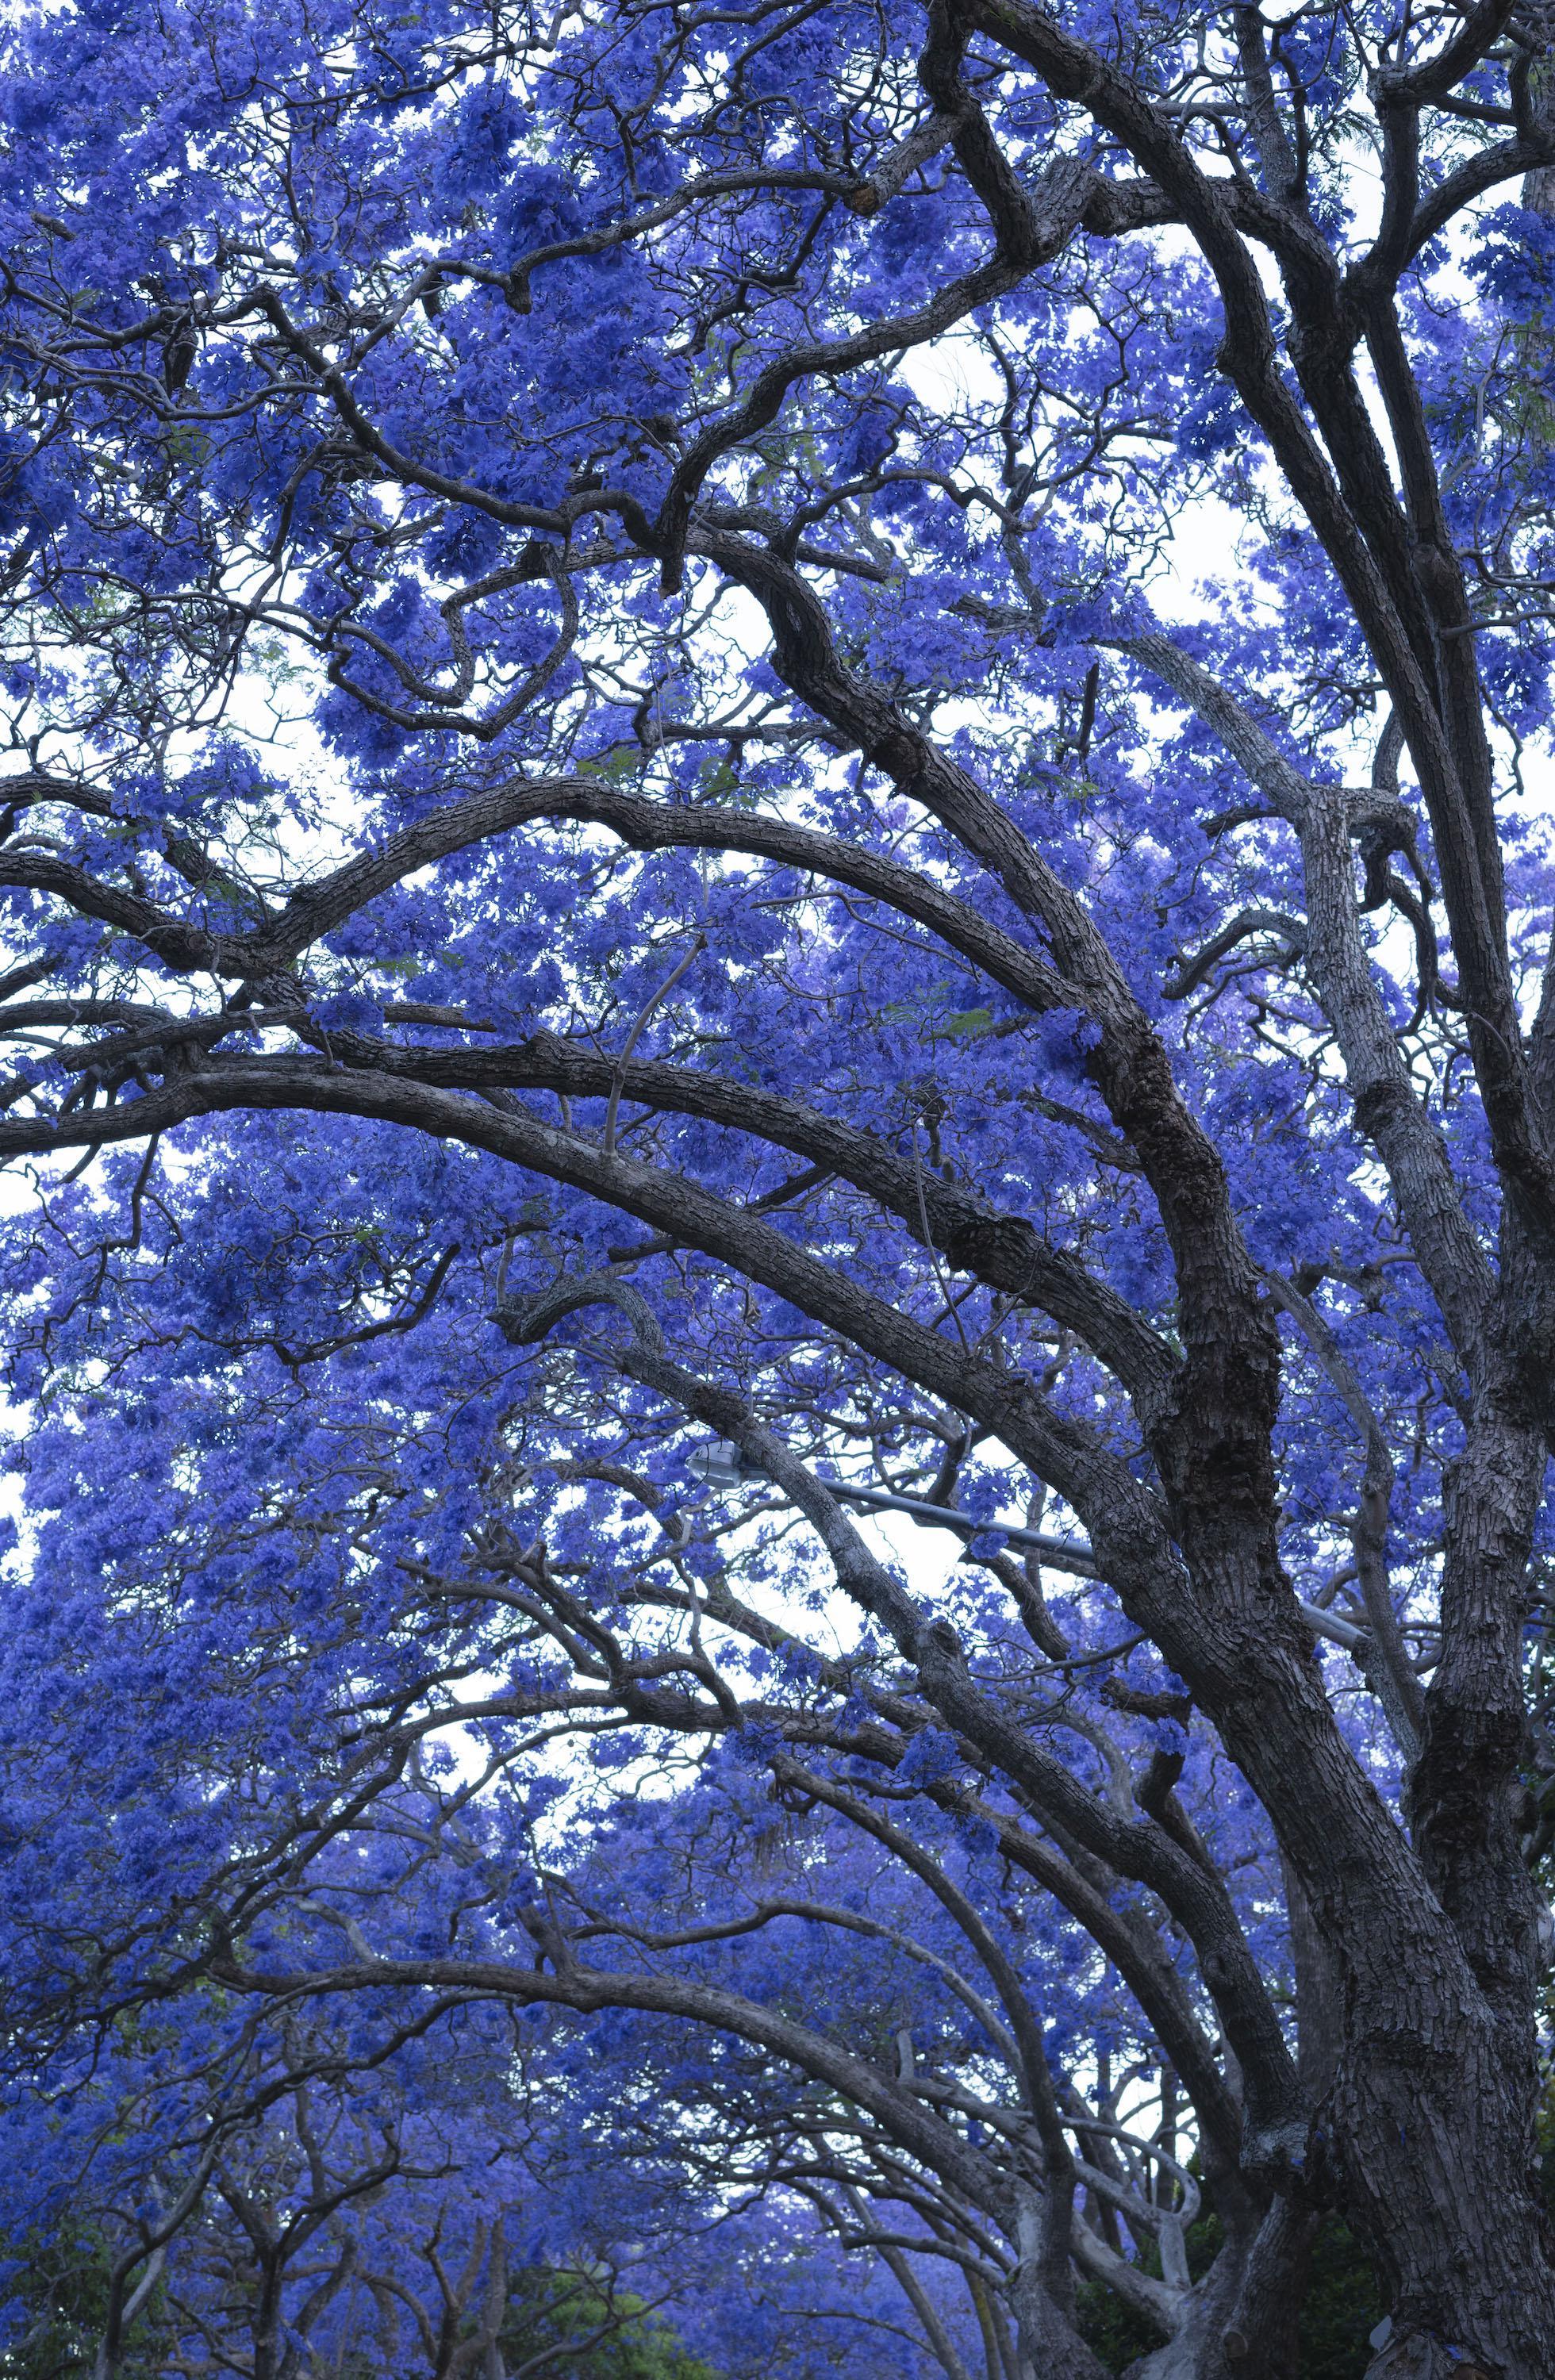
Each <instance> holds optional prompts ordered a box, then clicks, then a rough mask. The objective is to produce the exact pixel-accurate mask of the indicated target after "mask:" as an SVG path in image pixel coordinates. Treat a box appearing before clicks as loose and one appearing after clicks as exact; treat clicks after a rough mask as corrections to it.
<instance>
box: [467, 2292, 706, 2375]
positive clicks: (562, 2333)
mask: <svg viewBox="0 0 1555 2380" xmlns="http://www.w3.org/2000/svg"><path fill="white" fill-rule="evenodd" d="M596 2332H602V2333H603V2334H604V2335H603V2336H602V2337H601V2338H598V2340H597V2341H596V2343H595V2344H594V2345H592V2346H590V2347H589V2348H588V2349H587V2350H586V2351H585V2352H584V2353H582V2354H580V2355H579V2354H571V2355H568V2356H567V2357H566V2361H565V2365H558V2367H557V2368H558V2369H565V2371H566V2372H567V2373H568V2374H576V2380H713V2375H712V2374H711V2372H710V2371H709V2369H708V2366H707V2365H706V2364H705V2363H701V2362H698V2360H697V2358H696V2357H695V2356H693V2355H687V2354H686V2350H685V2349H684V2348H683V2347H682V2346H681V2344H680V2342H679V2340H678V2339H677V2338H675V2335H674V2332H673V2331H672V2330H671V2329H670V2328H669V2327H668V2326H667V2325H665V2324H664V2323H662V2322H661V2321H659V2320H658V2318H657V2317H656V2316H655V2315H654V2314H653V2313H650V2312H649V2311H648V2310H647V2309H646V2308H645V2307H644V2305H643V2302H642V2301H641V2299H640V2298H636V2297H633V2296H631V2295H630V2294H629V2293H623V2292H621V2291H606V2290H605V2289H602V2288H601V2285H600V2284H599V2283H598V2282H597V2281H594V2280H591V2279H589V2278H588V2277H586V2276H585V2275H582V2274H574V2273H553V2272H546V2271H543V2270H541V2269H539V2268H535V2269H532V2270H530V2271H528V2272H527V2273H522V2274H520V2275H519V2276H518V2277H517V2279H516V2282H515V2284H514V2287H513V2289H512V2292H511V2296H510V2299H509V2310H508V2321H507V2324H506V2326H505V2327H504V2331H503V2339H502V2344H503V2352H504V2356H505V2358H506V2361H507V2362H508V2364H509V2366H510V2368H511V2367H513V2366H516V2364H518V2363H520V2362H527V2361H528V2359H529V2358H531V2357H533V2356H538V2355H541V2354H543V2353H544V2352H546V2350H559V2349H563V2348H565V2347H566V2346H567V2345H568V2344H569V2343H572V2342H576V2341H577V2340H580V2339H588V2338H592V2337H593V2336H594V2334H595V2333H596Z"/></svg>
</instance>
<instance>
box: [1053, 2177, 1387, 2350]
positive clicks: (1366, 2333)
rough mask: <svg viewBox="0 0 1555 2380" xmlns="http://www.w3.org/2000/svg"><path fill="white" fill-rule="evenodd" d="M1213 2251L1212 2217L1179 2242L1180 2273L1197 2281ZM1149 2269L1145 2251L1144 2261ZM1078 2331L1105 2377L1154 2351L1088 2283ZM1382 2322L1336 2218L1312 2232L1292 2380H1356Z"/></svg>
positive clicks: (1119, 2307)
mask: <svg viewBox="0 0 1555 2380" xmlns="http://www.w3.org/2000/svg"><path fill="white" fill-rule="evenodd" d="M1219 2244H1220V2226H1219V2224H1218V2223H1217V2222H1216V2220H1215V2218H1214V2216H1207V2217H1206V2218H1205V2220H1204V2221H1203V2222H1201V2223H1196V2224H1195V2225H1194V2226H1193V2228H1192V2229H1191V2230H1190V2231H1189V2233H1188V2235H1187V2248H1188V2266H1189V2269H1190V2271H1191V2272H1192V2273H1193V2274H1194V2277H1195V2278H1196V2279H1197V2276H1198V2275H1199V2274H1200V2273H1201V2272H1203V2271H1204V2270H1205V2269H1206V2267H1207V2266H1208V2265H1209V2263H1210V2261H1211V2259H1212V2257H1213V2255H1214V2253H1215V2250H1216V2248H1217V2247H1218V2246H1219ZM1145 2261H1146V2262H1147V2265H1148V2269H1156V2268H1157V2260H1156V2259H1155V2257H1154V2253H1153V2251H1152V2252H1151V2254H1150V2256H1149V2258H1148V2259H1147V2260H1145ZM1079 2295H1080V2329H1081V2331H1082V2333H1083V2335H1084V2337H1085V2338H1086V2340H1087V2344H1088V2345H1089V2347H1090V2349H1091V2350H1092V2352H1093V2353H1094V2354H1095V2355H1097V2356H1098V2357H1099V2360H1100V2361H1101V2362H1103V2363H1104V2364H1105V2365H1106V2367H1107V2369H1108V2371H1109V2372H1117V2373H1122V2372H1124V2371H1126V2370H1127V2368H1128V2366H1129V2364H1130V2363H1131V2362H1133V2361H1134V2360H1135V2358H1136V2356H1140V2355H1148V2353H1149V2351H1150V2350H1151V2348H1152V2347H1156V2346H1159V2344H1160V2340H1159V2339H1158V2338H1157V2336H1156V2334H1155V2332H1154V2331H1153V2330H1152V2329H1151V2328H1150V2325H1148V2323H1147V2322H1145V2321H1143V2320H1142V2319H1141V2317H1140V2316H1139V2315H1138V2314H1136V2313H1131V2312H1130V2311H1129V2309H1128V2308H1127V2307H1126V2306H1124V2305H1123V2304H1121V2303H1120V2302H1119V2301H1118V2299H1117V2298H1116V2297H1114V2296H1113V2294H1112V2290H1111V2289H1105V2288H1103V2287H1102V2286H1101V2285H1100V2284H1099V2283H1098V2282H1094V2281H1089V2282H1087V2283H1086V2285H1085V2286H1084V2288H1083V2289H1081V2290H1080V2293H1079ZM1381 2319H1382V2300H1381V2297H1380V2295H1379V2291H1378V2287H1377V2281H1376V2277H1375V2276H1374V2275H1373V2273H1372V2270H1371V2267H1370V2265H1368V2264H1367V2260H1366V2258H1365V2256H1364V2255H1363V2254H1362V2253H1361V2250H1360V2247H1359V2245H1358V2244H1357V2242H1356V2240H1355V2237H1354V2235H1353V2234H1352V2233H1351V2232H1350V2230H1349V2229H1348V2228H1346V2226H1345V2225H1344V2224H1342V2222H1341V2221H1340V2220H1339V2218H1338V2216H1330V2218H1329V2220H1328V2221H1327V2222H1326V2223H1325V2224H1324V2225H1323V2228H1322V2229H1321V2230H1320V2231H1319V2232H1318V2238H1317V2240H1316V2242H1315V2244H1314V2247H1313V2251H1312V2268H1311V2273H1310V2276H1309V2277H1308V2280H1307V2288H1306V2301H1305V2303H1304V2304H1303V2306H1302V2312H1301V2356H1300V2361H1299V2362H1298V2364H1297V2366H1296V2369H1297V2372H1298V2373H1299V2374H1300V2380H1361V2375H1362V2374H1364V2372H1365V2371H1366V2368H1367V2363H1368V2362H1370V2360H1371V2349H1370V2347H1369V2345H1368V2344H1367V2342H1368V2340H1369V2338H1370V2336H1371V2333H1372V2331H1373V2330H1374V2329H1375V2328H1376V2326H1377V2325H1378V2324H1379V2322H1380V2320H1381Z"/></svg>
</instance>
